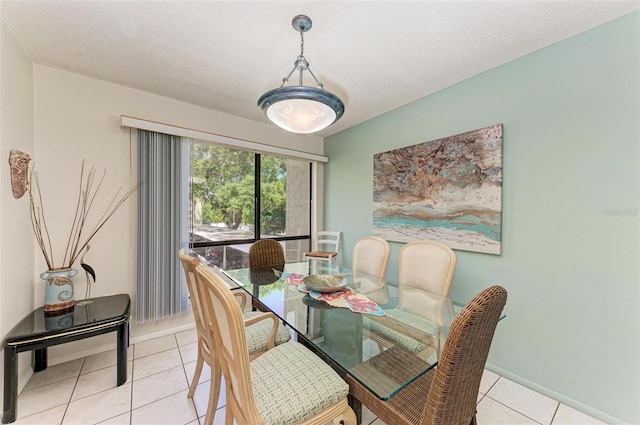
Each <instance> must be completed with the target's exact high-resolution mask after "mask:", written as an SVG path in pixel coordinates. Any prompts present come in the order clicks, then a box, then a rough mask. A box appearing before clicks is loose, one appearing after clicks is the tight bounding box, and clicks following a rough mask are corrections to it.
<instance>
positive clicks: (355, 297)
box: [298, 283, 384, 316]
mask: <svg viewBox="0 0 640 425" xmlns="http://www.w3.org/2000/svg"><path fill="white" fill-rule="evenodd" d="M298 290H299V291H300V292H305V293H307V294H309V296H310V297H311V298H313V299H314V300H318V301H324V302H326V303H327V304H329V305H331V306H333V307H344V308H348V309H349V310H351V311H353V312H354V313H363V314H371V315H373V316H384V310H382V308H381V307H380V306H379V305H378V304H376V303H374V302H373V301H371V300H370V299H369V298H367V296H366V295H363V294H358V293H355V292H353V290H351V288H345V289H343V290H342V291H339V292H315V291H312V290H310V289H309V288H307V285H305V284H304V283H302V284H299V285H298Z"/></svg>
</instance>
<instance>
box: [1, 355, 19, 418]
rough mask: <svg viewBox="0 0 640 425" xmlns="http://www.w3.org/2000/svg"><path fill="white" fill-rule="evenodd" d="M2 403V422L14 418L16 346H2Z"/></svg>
mask: <svg viewBox="0 0 640 425" xmlns="http://www.w3.org/2000/svg"><path fill="white" fill-rule="evenodd" d="M3 402H4V405H3V408H2V423H5V424H8V423H10V422H14V421H15V420H16V405H17V404H18V352H17V349H16V348H11V347H6V346H5V347H4V401H3Z"/></svg>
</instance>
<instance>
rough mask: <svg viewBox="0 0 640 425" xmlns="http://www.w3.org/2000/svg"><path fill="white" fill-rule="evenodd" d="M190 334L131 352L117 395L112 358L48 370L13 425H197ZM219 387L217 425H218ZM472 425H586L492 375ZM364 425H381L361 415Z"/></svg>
mask: <svg viewBox="0 0 640 425" xmlns="http://www.w3.org/2000/svg"><path fill="white" fill-rule="evenodd" d="M196 348H197V342H196V332H195V330H190V331H185V332H180V333H176V334H173V335H169V336H166V337H162V338H156V339H153V340H149V341H145V342H140V343H138V344H135V345H132V346H131V347H129V352H128V359H129V360H130V361H129V363H128V366H129V367H128V373H129V377H128V380H127V382H126V383H125V384H124V385H121V386H119V387H116V370H115V369H116V367H115V364H116V356H115V350H112V351H108V352H105V353H100V354H96V355H93V356H89V357H85V358H83V359H78V360H73V361H70V362H67V363H62V364H58V365H54V366H50V367H49V368H47V369H46V370H45V371H42V372H38V373H36V374H34V375H33V376H32V378H31V379H30V380H29V382H28V383H27V385H26V386H25V388H24V390H23V391H22V393H21V394H20V395H19V397H18V420H17V421H16V422H15V424H16V425H27V424H30V425H49V424H51V425H53V424H55V425H61V424H62V425H71V424H82V425H85V424H103V425H142V424H149V425H160V424H171V425H196V424H200V423H203V422H204V415H205V413H206V410H207V399H208V394H209V369H208V368H207V366H206V365H205V368H204V370H203V372H202V375H201V378H200V381H199V384H198V388H197V390H196V393H195V396H194V398H193V400H191V399H188V398H187V391H188V388H189V383H190V381H191V378H192V376H193V370H194V368H195V361H196V356H197V350H196ZM224 415H225V414H224V386H223V388H222V394H221V395H220V402H219V403H218V410H217V413H216V417H215V422H214V423H215V424H223V423H224ZM477 419H478V423H479V424H481V425H500V424H508V425H515V424H543V425H549V424H552V425H562V424H566V425H569V424H570V425H589V424H602V422H599V421H597V420H595V419H593V418H591V417H589V416H586V415H584V414H582V413H580V412H578V411H576V410H574V409H571V408H569V407H567V406H565V405H562V404H560V403H558V402H557V401H555V400H553V399H551V398H549V397H546V396H544V395H541V394H539V393H536V392H534V391H532V390H530V389H528V388H525V387H523V386H521V385H519V384H516V383H515V382H512V381H509V380H508V379H505V378H504V377H500V376H498V375H496V374H495V373H492V372H490V371H485V373H484V375H483V378H482V383H481V385H480V394H479V395H478V414H477ZM363 424H365V425H384V423H383V422H382V421H381V420H380V419H377V418H376V417H375V416H374V415H373V414H372V413H371V412H370V411H368V410H367V409H366V408H363Z"/></svg>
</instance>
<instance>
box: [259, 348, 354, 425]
mask: <svg viewBox="0 0 640 425" xmlns="http://www.w3.org/2000/svg"><path fill="white" fill-rule="evenodd" d="M249 368H250V371H251V386H252V388H253V394H254V398H255V403H256V407H257V409H258V413H259V414H260V417H261V418H262V420H263V421H264V424H265V425H267V424H270V425H286V424H295V423H298V422H301V421H304V420H305V419H308V418H309V417H311V416H313V415H315V414H317V413H318V412H320V411H322V410H323V409H325V408H327V407H329V406H331V405H333V404H335V403H337V402H338V401H340V400H341V399H343V398H345V397H346V396H347V394H348V393H349V386H348V385H347V383H346V382H345V381H344V380H342V378H340V376H339V375H338V374H337V373H336V372H335V371H334V370H333V369H331V367H329V366H328V365H327V364H326V363H325V362H323V361H322V360H321V359H320V358H319V357H318V356H316V355H315V354H313V353H312V352H311V351H309V350H308V349H307V348H305V347H303V346H302V345H301V344H298V343H297V342H288V343H286V344H282V345H278V346H277V347H275V348H273V349H271V350H269V351H267V352H266V353H265V354H263V355H261V356H260V357H258V358H256V359H255V360H252V361H251V363H249Z"/></svg>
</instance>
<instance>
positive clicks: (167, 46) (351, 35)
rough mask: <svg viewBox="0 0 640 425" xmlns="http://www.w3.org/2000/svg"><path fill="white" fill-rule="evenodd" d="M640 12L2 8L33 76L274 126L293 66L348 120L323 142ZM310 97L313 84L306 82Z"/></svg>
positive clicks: (335, 5) (627, 5)
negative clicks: (301, 28) (302, 68)
mask: <svg viewBox="0 0 640 425" xmlns="http://www.w3.org/2000/svg"><path fill="white" fill-rule="evenodd" d="M639 8H640V2H639V1H575V0H574V1H551V0H547V1H515V0H514V1H385V2H382V1H375V2H369V1H339V2H329V1H284V2H282V1H281V2H271V1H254V2H245V1H186V2H185V1H8V0H2V1H1V2H0V16H1V17H2V20H3V21H4V22H5V23H6V25H7V27H8V28H9V29H10V31H11V32H12V33H13V34H14V36H15V37H16V39H17V40H18V42H19V43H20V45H21V46H22V47H23V49H24V50H25V52H26V53H27V55H28V56H29V57H30V58H31V59H32V60H33V61H34V62H36V63H41V64H45V65H50V66H54V67H58V68H63V69H67V70H70V71H73V72H76V73H79V74H83V75H87V76H90V77H94V78H98V79H101V80H106V81H111V82H114V83H118V84H122V85H125V86H129V87H133V88H136V89H140V90H144V91H148V92H151V93H156V94H158V95H162V96H167V97H171V98H174V99H178V100H182V101H185V102H189V103H192V104H196V105H200V106H203V107H206V108H210V109H214V110H217V111H221V112H225V113H229V114H232V115H236V116H241V117H245V118H248V119H251V120H255V121H263V122H266V118H264V117H263V116H262V114H261V113H260V112H259V111H258V109H257V106H256V101H257V99H258V97H259V96H260V95H261V94H262V93H263V92H265V91H267V90H268V89H271V88H275V87H277V86H279V85H280V83H281V80H282V78H283V77H284V76H285V75H287V74H288V73H289V71H290V70H291V68H292V67H293V62H294V60H295V59H296V57H297V55H298V53H299V47H300V46H299V44H300V39H299V34H298V33H297V32H296V31H294V30H293V28H292V27H291V19H292V18H293V16H295V15H297V14H300V13H304V14H307V15H309V16H310V17H311V19H312V20H313V28H312V29H311V30H310V31H309V32H308V33H306V34H305V56H306V57H307V59H308V60H309V62H310V64H311V69H312V70H313V71H314V73H315V74H316V76H317V77H318V78H319V79H320V81H322V82H323V83H324V86H325V88H326V89H328V90H329V91H332V92H333V93H335V94H337V95H338V96H340V97H341V98H342V100H343V101H344V103H345V108H346V112H345V115H344V117H343V118H342V119H341V120H340V121H338V122H337V123H336V124H334V125H333V126H331V127H329V128H328V129H326V130H324V131H322V132H319V133H317V134H318V135H320V136H328V135H330V134H333V133H335V132H337V131H340V130H343V129H345V128H348V127H351V126H353V125H355V124H358V123H361V122H363V121H366V120H368V119H370V118H373V117H375V116H377V115H380V114H382V113H384V112H387V111H389V110H391V109H394V108H397V107H398V106H401V105H404V104H406V103H409V102H411V101H413V100H416V99H418V98H420V97H423V96H425V95H428V94H430V93H433V92H435V91H437V90H440V89H442V88H445V87H447V86H450V85H452V84H454V83H456V82H459V81H461V80H464V79H466V78H469V77H472V76H474V75H477V74H479V73H482V72H484V71H486V70H489V69H491V68H494V67H496V66H498V65H501V64H504V63H506V62H509V61H511V60H513V59H515V58H518V57H520V56H523V55H525V54H527V53H530V52H532V51H534V50H537V49H540V48H543V47H545V46H548V45H550V44H552V43H555V42H557V41H559V40H562V39H565V38H567V37H570V36H573V35H575V34H578V33H580V32H583V31H585V30H587V29H590V28H593V27H595V26H597V25H600V24H602V23H605V22H608V21H610V20H612V19H615V18H617V17H619V16H622V15H624V14H627V13H629V12H631V11H633V10H637V9H639ZM305 83H308V84H311V83H312V80H311V78H309V79H308V80H305Z"/></svg>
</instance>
